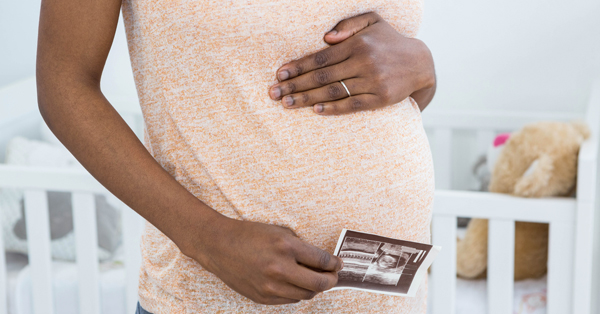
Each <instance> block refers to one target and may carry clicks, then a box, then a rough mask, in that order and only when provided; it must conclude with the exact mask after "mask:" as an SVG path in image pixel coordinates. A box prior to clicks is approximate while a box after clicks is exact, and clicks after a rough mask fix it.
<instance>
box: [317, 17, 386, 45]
mask: <svg viewBox="0 0 600 314" xmlns="http://www.w3.org/2000/svg"><path fill="white" fill-rule="evenodd" d="M380 20H381V17H380V16H379V14H377V13H375V12H367V13H363V14H361V15H357V16H353V17H349V18H347V19H344V20H341V21H340V22H339V23H337V25H335V27H334V28H333V29H332V30H330V31H329V32H327V33H326V34H325V36H324V37H323V39H324V40H325V42H326V43H328V44H330V45H335V44H337V43H340V42H342V41H344V40H346V39H348V38H350V37H352V36H353V35H354V34H356V33H358V32H360V31H361V30H363V29H365V28H367V27H369V26H371V25H373V24H375V23H377V22H379V21H380Z"/></svg>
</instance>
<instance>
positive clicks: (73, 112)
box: [38, 71, 223, 253]
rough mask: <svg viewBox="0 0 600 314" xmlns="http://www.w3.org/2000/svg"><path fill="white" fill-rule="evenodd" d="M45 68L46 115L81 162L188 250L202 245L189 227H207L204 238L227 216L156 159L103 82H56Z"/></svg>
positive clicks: (42, 101) (41, 83)
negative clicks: (110, 99)
mask: <svg viewBox="0 0 600 314" xmlns="http://www.w3.org/2000/svg"><path fill="white" fill-rule="evenodd" d="M39 72H40V71H38V99H39V107H40V111H41V113H42V116H43V117H44V120H45V121H46V123H47V124H48V126H49V127H50V129H51V130H52V131H53V132H54V134H55V135H56V136H57V137H58V138H59V139H60V141H61V142H62V143H63V144H64V145H65V146H66V147H67V148H68V149H69V150H70V151H71V152H72V153H73V155H74V156H75V157H76V158H77V159H78V160H79V161H80V162H81V164H82V165H83V166H84V167H85V168H86V169H87V170H88V171H89V172H90V173H91V174H92V175H93V176H94V177H95V178H96V179H97V180H98V181H99V182H100V183H101V184H103V185H104V186H105V187H106V188H107V189H108V190H109V191H110V192H112V193H113V194H114V195H115V196H117V197H118V198H119V199H121V200H122V201H123V202H124V203H125V204H127V205H128V206H129V207H131V208H132V209H133V210H135V211H136V212H137V213H139V214H140V215H141V216H142V217H144V218H145V219H146V220H148V221H149V222H150V223H152V224H153V225H154V226H155V227H157V228H158V229H159V230H161V231H162V232H163V233H164V234H165V235H167V236H168V237H169V238H170V239H171V240H173V241H174V242H175V244H177V245H178V246H179V248H180V249H181V250H182V251H183V252H184V253H185V252H186V251H187V250H188V246H192V245H194V246H200V247H201V246H202V243H193V244H192V243H188V242H189V241H188V240H189V237H188V234H189V230H195V232H196V231H199V232H202V230H204V231H206V232H207V237H203V238H210V236H208V235H209V234H210V230H211V228H214V226H215V224H213V222H214V221H216V220H218V219H219V218H220V217H223V216H221V215H220V214H218V213H217V212H216V211H214V210H213V209H211V208H210V207H208V206H207V205H205V204H204V203H202V202H201V201H200V200H198V199H197V198H196V197H195V196H194V195H192V194H191V193H190V192H188V191H187V190H186V189H185V188H184V187H183V186H181V185H180V184H179V183H178V182H177V181H176V180H175V179H174V178H173V177H172V176H171V175H170V174H169V173H168V172H167V171H165V170H164V169H163V168H162V167H161V166H160V165H159V164H158V163H157V162H156V160H154V158H153V157H152V156H151V155H150V154H149V152H148V151H147V150H146V148H145V147H144V146H143V145H142V143H141V142H140V141H139V140H138V138H137V137H136V136H135V134H134V133H133V132H132V131H131V129H130V128H129V127H128V125H127V124H126V123H125V122H124V121H123V119H122V118H121V117H120V116H119V114H118V113H117V112H116V111H115V110H114V108H113V107H112V106H111V105H110V104H109V102H108V101H107V100H106V99H105V98H104V96H103V95H102V93H101V91H100V89H99V87H98V86H97V85H98V84H96V83H95V82H93V81H90V82H85V80H76V79H75V78H70V79H69V78H64V79H63V80H62V81H61V78H56V77H54V78H52V80H51V79H50V78H49V77H48V76H47V75H44V74H43V73H42V74H40V73H39ZM42 72H43V71H42ZM68 80H72V82H69V81H68ZM52 81H54V83H52V84H47V83H45V82H52ZM74 81H77V83H75V82H74ZM186 230H187V232H186Z"/></svg>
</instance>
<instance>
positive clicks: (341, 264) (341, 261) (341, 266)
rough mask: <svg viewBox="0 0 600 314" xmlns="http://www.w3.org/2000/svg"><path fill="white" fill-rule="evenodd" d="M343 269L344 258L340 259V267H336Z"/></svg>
mask: <svg viewBox="0 0 600 314" xmlns="http://www.w3.org/2000/svg"><path fill="white" fill-rule="evenodd" d="M342 269H344V260H340V268H339V269H338V271H340V270H342Z"/></svg>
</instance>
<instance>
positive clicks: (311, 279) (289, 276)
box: [284, 265, 338, 292]
mask: <svg viewBox="0 0 600 314" xmlns="http://www.w3.org/2000/svg"><path fill="white" fill-rule="evenodd" d="M284 280H286V281H287V282H288V283H290V284H292V285H294V286H298V287H300V288H304V289H306V290H308V291H311V292H323V291H326V290H329V289H331V288H333V287H335V285H336V284H337V281H338V277H337V273H336V272H319V271H315V270H311V269H308V268H307V267H304V266H303V265H298V267H296V268H295V269H294V271H291V272H287V273H286V274H284Z"/></svg>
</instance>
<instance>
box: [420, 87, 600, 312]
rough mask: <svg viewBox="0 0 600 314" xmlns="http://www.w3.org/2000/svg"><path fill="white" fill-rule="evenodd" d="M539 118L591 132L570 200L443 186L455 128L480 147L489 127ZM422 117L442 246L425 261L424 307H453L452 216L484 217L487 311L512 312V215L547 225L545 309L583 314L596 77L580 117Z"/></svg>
mask: <svg viewBox="0 0 600 314" xmlns="http://www.w3.org/2000/svg"><path fill="white" fill-rule="evenodd" d="M543 120H554V121H572V120H584V121H585V122H586V123H587V124H588V126H589V127H590V129H591V131H592V132H591V133H592V136H591V137H590V138H589V139H588V140H586V141H585V142H584V143H583V144H582V146H581V149H580V152H579V157H578V179H577V188H578V191H577V198H576V199H568V198H545V199H524V198H518V197H512V196H507V195H495V194H492V193H484V192H460V191H452V190H450V189H451V186H452V168H453V167H452V166H453V164H452V140H453V132H454V131H455V130H471V131H476V132H477V145H478V150H479V152H480V153H483V152H485V149H486V148H487V145H489V143H491V142H492V140H493V138H494V136H495V134H496V133H497V132H503V131H511V130H514V129H518V128H521V127H522V126H523V125H525V124H527V123H532V122H536V121H543ZM423 123H424V126H425V127H426V128H430V129H433V139H432V140H431V142H432V150H433V152H434V154H433V158H434V164H435V169H436V192H435V200H434V212H433V221H432V234H433V239H432V241H433V243H434V244H436V245H441V246H442V248H443V249H442V251H441V253H440V255H439V257H438V260H437V261H436V262H435V263H434V265H433V266H432V278H431V281H432V283H431V290H430V292H431V294H432V296H431V297H432V300H433V302H432V307H433V308H432V313H436V314H446V313H448V314H453V313H454V312H455V299H456V223H457V217H477V218H484V219H489V230H488V270H487V272H488V313H489V314H500V313H504V314H508V313H512V311H513V275H514V264H513V262H512V261H513V260H514V231H515V221H527V222H543V223H549V226H550V227H549V248H548V249H549V252H548V284H547V287H548V288H547V289H548V290H547V313H548V314H563V313H589V312H590V308H591V280H592V278H591V273H592V248H593V246H592V244H593V228H594V206H595V203H596V194H595V188H596V181H597V173H598V169H597V167H598V165H597V163H598V139H599V135H600V81H597V82H595V83H594V84H593V87H592V94H591V97H590V101H589V104H588V107H587V110H586V113H585V115H577V114H570V113H568V114H564V113H542V114H540V113H539V112H535V113H507V112H496V113H493V112H489V111H486V112H464V111H461V112H444V111H437V112H429V113H425V114H424V115H423ZM524 209H525V210H524Z"/></svg>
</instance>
